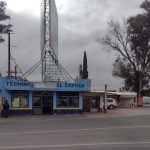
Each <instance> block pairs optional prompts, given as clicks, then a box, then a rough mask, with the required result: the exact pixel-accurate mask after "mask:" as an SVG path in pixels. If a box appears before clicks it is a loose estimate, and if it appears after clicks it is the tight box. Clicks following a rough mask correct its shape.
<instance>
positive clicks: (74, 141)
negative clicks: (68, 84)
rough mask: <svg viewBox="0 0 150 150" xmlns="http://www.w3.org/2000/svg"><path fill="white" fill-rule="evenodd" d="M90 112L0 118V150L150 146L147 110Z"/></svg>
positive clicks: (108, 149)
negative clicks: (111, 113) (86, 113)
mask: <svg viewBox="0 0 150 150" xmlns="http://www.w3.org/2000/svg"><path fill="white" fill-rule="evenodd" d="M147 110H148V109H147ZM114 111H116V112H117V110H114ZM93 116H94V115H93ZM93 116H92V117H91V116H90V115H89V116H88V115H82V116H81V115H75V116H74V115H73V116H71V115H70V116H54V117H53V116H22V117H10V118H6V119H5V118H0V150H13V149H14V150H20V149H23V150H91V149H93V150H149V149H150V114H148V113H147V114H140V111H139V114H137V115H118V116H116V115H110V114H109V115H102V114H100V115H99V114H96V116H94V117H93Z"/></svg>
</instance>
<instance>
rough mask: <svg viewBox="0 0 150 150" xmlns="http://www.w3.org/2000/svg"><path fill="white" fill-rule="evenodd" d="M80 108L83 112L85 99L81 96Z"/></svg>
mask: <svg viewBox="0 0 150 150" xmlns="http://www.w3.org/2000/svg"><path fill="white" fill-rule="evenodd" d="M79 108H80V109H81V110H83V97H82V96H80V95H79Z"/></svg>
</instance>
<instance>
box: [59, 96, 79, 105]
mask: <svg viewBox="0 0 150 150" xmlns="http://www.w3.org/2000/svg"><path fill="white" fill-rule="evenodd" d="M57 107H72V108H76V107H79V98H78V96H59V97H58V101H57Z"/></svg>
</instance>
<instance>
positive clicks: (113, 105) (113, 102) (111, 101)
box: [107, 98, 117, 109]
mask: <svg viewBox="0 0 150 150" xmlns="http://www.w3.org/2000/svg"><path fill="white" fill-rule="evenodd" d="M116 107H117V102H116V100H115V99H113V98H107V108H108V109H114V108H116Z"/></svg>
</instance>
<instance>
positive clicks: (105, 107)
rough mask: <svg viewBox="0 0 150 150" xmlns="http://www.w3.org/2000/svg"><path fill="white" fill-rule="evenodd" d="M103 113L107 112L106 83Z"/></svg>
mask: <svg viewBox="0 0 150 150" xmlns="http://www.w3.org/2000/svg"><path fill="white" fill-rule="evenodd" d="M104 113H107V85H105V98H104Z"/></svg>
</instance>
